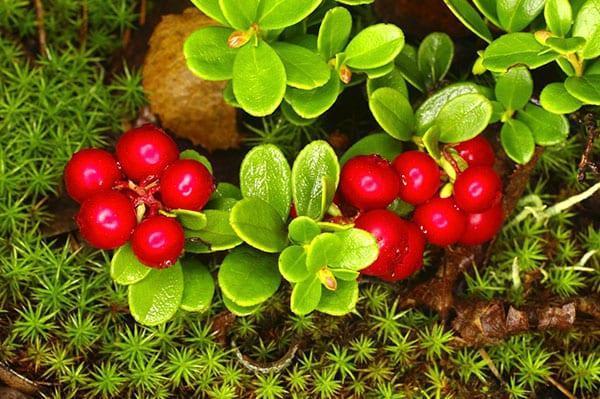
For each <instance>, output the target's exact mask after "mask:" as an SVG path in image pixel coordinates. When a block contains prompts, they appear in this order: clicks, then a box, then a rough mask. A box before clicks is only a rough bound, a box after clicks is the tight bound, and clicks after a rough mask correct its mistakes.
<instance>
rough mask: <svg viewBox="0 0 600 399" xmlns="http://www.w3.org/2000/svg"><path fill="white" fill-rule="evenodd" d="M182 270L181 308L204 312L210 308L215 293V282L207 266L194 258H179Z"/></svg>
mask: <svg viewBox="0 0 600 399" xmlns="http://www.w3.org/2000/svg"><path fill="white" fill-rule="evenodd" d="M181 267H182V270H183V297H182V299H181V309H183V310H185V311H188V312H204V311H206V310H208V309H209V308H210V305H211V303H212V298H213V295H214V293H215V282H214V280H213V277H212V275H211V274H210V272H209V271H208V268H207V267H206V266H204V265H203V264H202V263H200V262H198V261H197V260H195V259H189V258H184V259H182V260H181Z"/></svg>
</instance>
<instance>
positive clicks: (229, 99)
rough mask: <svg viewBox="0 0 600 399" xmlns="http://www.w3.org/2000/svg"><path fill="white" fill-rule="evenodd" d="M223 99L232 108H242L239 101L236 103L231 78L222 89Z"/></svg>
mask: <svg viewBox="0 0 600 399" xmlns="http://www.w3.org/2000/svg"><path fill="white" fill-rule="evenodd" d="M232 68H233V67H232ZM223 101H225V102H226V103H227V104H228V105H231V106H232V107H234V108H242V106H241V105H240V103H238V101H237V99H236V98H235V94H233V82H232V81H231V80H229V81H227V84H226V85H225V88H224V89H223Z"/></svg>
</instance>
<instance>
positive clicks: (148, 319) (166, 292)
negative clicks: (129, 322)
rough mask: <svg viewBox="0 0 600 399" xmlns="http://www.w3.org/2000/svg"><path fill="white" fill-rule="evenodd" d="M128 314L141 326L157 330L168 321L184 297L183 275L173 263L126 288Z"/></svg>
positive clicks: (179, 265) (151, 272) (153, 270)
mask: <svg viewBox="0 0 600 399" xmlns="http://www.w3.org/2000/svg"><path fill="white" fill-rule="evenodd" d="M128 297H129V310H130V312H131V315H132V316H133V318H134V319H135V320H136V321H137V322H138V323H140V324H144V325H146V326H156V325H159V324H163V323H165V322H167V321H168V320H169V319H171V318H172V317H173V316H174V315H175V313H176V312H177V309H179V305H180V304H181V299H182V297H183V271H182V270H181V264H180V263H179V262H177V263H175V264H174V265H173V266H171V267H169V268H167V269H162V270H158V269H152V270H151V271H150V273H149V274H148V276H147V277H146V278H145V279H143V280H142V281H140V282H139V283H136V284H133V285H131V286H130V287H129V295H128Z"/></svg>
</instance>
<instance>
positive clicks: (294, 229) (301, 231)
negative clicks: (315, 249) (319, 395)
mask: <svg viewBox="0 0 600 399" xmlns="http://www.w3.org/2000/svg"><path fill="white" fill-rule="evenodd" d="M320 232H321V228H320V227H319V225H318V224H317V222H315V221H314V220H312V219H311V218H309V217H308V216H298V217H297V218H295V219H294V220H292V222H291V223H290V225H289V226H288V235H289V237H290V240H292V241H294V242H296V243H298V244H308V243H310V242H311V241H312V239H313V238H315V237H316V236H318V235H319V233H320Z"/></svg>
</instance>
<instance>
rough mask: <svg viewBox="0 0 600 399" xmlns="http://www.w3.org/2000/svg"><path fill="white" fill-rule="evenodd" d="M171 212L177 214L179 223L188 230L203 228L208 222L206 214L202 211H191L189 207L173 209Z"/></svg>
mask: <svg viewBox="0 0 600 399" xmlns="http://www.w3.org/2000/svg"><path fill="white" fill-rule="evenodd" d="M171 213H173V214H175V215H177V220H179V223H181V225H182V226H183V227H184V228H185V229H188V230H202V229H203V228H205V227H206V224H207V223H208V220H207V219H206V215H205V214H204V213H202V212H196V211H190V210H187V209H173V210H172V211H171Z"/></svg>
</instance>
